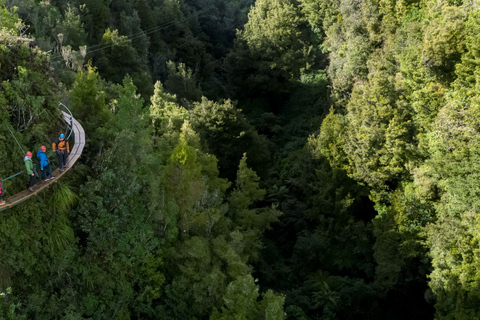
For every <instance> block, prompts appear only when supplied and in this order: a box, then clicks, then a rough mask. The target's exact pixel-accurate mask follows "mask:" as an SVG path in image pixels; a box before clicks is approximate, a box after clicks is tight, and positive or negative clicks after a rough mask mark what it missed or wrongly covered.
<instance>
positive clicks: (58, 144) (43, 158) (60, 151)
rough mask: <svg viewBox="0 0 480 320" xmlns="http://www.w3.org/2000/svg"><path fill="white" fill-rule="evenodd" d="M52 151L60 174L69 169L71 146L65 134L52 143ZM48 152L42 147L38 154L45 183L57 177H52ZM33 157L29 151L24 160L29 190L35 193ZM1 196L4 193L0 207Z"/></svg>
mask: <svg viewBox="0 0 480 320" xmlns="http://www.w3.org/2000/svg"><path fill="white" fill-rule="evenodd" d="M52 149H53V152H56V153H57V159H58V168H59V169H60V172H63V171H64V170H65V168H66V167H67V155H68V154H69V153H70V145H69V143H68V141H67V140H66V139H65V135H64V134H63V133H62V134H61V135H60V136H59V137H58V138H57V140H56V141H55V142H54V143H52ZM46 151H47V147H45V146H41V147H40V150H38V152H37V158H38V159H39V161H40V170H41V171H42V173H43V174H42V176H43V179H44V180H45V181H49V180H52V179H55V176H53V175H52V167H51V165H50V160H49V159H48V157H47V154H46V153H45V152H46ZM32 156H33V154H32V152H30V151H28V152H27V154H26V155H25V158H24V161H25V167H26V168H27V174H28V176H29V180H28V190H30V191H33V186H34V184H35V171H34V169H33V161H32ZM0 188H1V185H0ZM0 190H1V189H0ZM1 194H3V193H0V205H2V199H1Z"/></svg>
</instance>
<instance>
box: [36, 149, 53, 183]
mask: <svg viewBox="0 0 480 320" xmlns="http://www.w3.org/2000/svg"><path fill="white" fill-rule="evenodd" d="M45 151H47V147H45V146H41V147H40V150H38V152H37V158H38V159H40V170H42V172H43V179H45V181H48V180H51V179H55V177H54V176H52V168H51V167H50V160H48V157H47V155H46V154H45Z"/></svg>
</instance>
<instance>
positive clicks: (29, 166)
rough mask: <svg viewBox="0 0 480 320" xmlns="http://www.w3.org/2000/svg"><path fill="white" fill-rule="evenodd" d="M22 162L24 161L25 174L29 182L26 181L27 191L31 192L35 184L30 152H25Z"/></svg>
mask: <svg viewBox="0 0 480 320" xmlns="http://www.w3.org/2000/svg"><path fill="white" fill-rule="evenodd" d="M23 161H25V167H26V168H27V174H28V176H29V177H30V178H29V179H30V180H28V190H30V191H33V185H34V184H35V173H33V162H32V153H31V152H30V151H28V152H27V154H26V155H25V158H24V159H23Z"/></svg>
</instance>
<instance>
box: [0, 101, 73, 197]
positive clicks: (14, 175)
mask: <svg viewBox="0 0 480 320" xmlns="http://www.w3.org/2000/svg"><path fill="white" fill-rule="evenodd" d="M59 105H60V106H62V107H64V108H65V109H66V110H67V111H68V113H69V114H70V124H68V126H69V127H70V134H69V135H68V137H67V140H68V139H69V138H70V136H71V135H72V133H73V130H72V126H73V114H72V112H71V111H70V109H68V107H67V106H66V105H64V104H63V103H61V102H60V103H59ZM7 129H8V131H10V134H11V135H12V136H13V138H14V139H15V142H17V144H18V146H19V147H20V149H22V152H23V154H24V155H25V154H26V153H25V150H24V149H23V148H22V146H21V145H20V143H19V142H18V140H17V138H16V137H15V135H14V134H13V132H12V130H10V128H8V127H7ZM53 154H54V152H53V151H52V152H50V153H49V155H48V156H49V157H50V156H52V155H53ZM33 170H34V172H35V175H36V176H38V172H37V170H36V166H35V164H34V165H33ZM25 171H26V170H23V171H20V172H18V173H15V174H13V175H11V176H10V177H8V178H5V179H0V181H1V182H2V185H3V181H7V180H10V179H12V178H15V177H16V176H18V175H20V174H22V173H24V172H25ZM4 188H5V187H4ZM5 190H6V188H5Z"/></svg>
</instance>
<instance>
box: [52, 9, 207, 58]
mask: <svg viewBox="0 0 480 320" xmlns="http://www.w3.org/2000/svg"><path fill="white" fill-rule="evenodd" d="M212 8H214V6H212V7H210V8H207V9H203V10H201V11H199V12H197V13H194V14H192V15H190V16H188V17H185V18H182V19H179V20H174V21H171V22H168V23H166V24H164V25H162V26H158V27H155V28H152V30H150V31H142V32H139V33H137V34H138V35H139V36H135V37H131V38H130V36H127V38H128V40H135V39H138V38H141V37H143V36H145V35H148V34H151V33H154V32H157V31H160V30H163V29H167V28H169V27H171V26H173V25H174V24H176V23H177V22H183V21H186V20H190V19H191V18H192V17H194V16H199V15H200V14H202V13H204V12H206V11H208V10H210V9H212ZM133 35H135V34H133ZM116 45H117V44H111V45H105V44H97V45H95V46H92V47H91V48H90V49H93V48H98V47H100V48H98V49H95V50H90V51H89V50H87V52H86V54H90V53H93V52H97V51H100V50H103V49H107V48H111V47H114V46H116ZM102 46H104V47H102ZM62 60H63V56H62V55H61V54H60V55H57V56H56V57H53V59H51V60H50V61H51V62H52V63H57V62H61V61H62Z"/></svg>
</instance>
